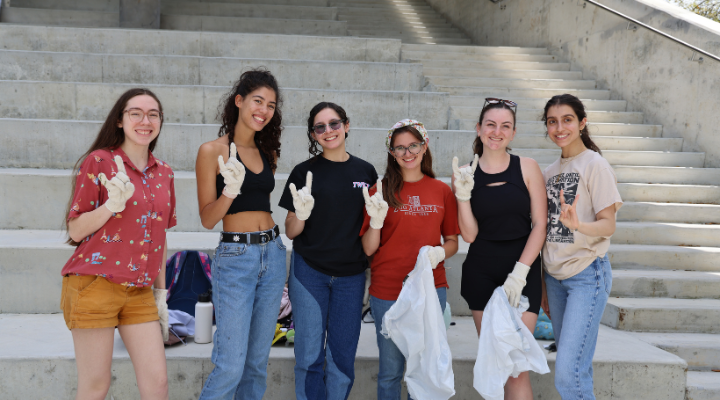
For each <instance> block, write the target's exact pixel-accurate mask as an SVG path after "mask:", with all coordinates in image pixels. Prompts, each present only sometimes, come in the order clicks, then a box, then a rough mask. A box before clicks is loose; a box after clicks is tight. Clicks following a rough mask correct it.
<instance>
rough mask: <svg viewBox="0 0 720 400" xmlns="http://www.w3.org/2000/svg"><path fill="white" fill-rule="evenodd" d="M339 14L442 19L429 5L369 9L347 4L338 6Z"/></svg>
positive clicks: (379, 5) (394, 5)
mask: <svg viewBox="0 0 720 400" xmlns="http://www.w3.org/2000/svg"><path fill="white" fill-rule="evenodd" d="M336 7H337V9H338V13H340V14H342V15H345V16H348V17H359V16H363V17H367V16H372V15H378V14H382V15H393V16H398V17H400V16H423V17H431V18H434V19H439V18H441V17H440V16H439V15H438V14H437V13H436V12H435V10H433V9H432V8H431V7H430V6H428V5H424V6H422V5H419V4H418V5H399V4H397V3H395V4H392V3H388V4H387V5H382V4H377V5H376V6H375V7H369V6H365V5H362V4H352V3H350V4H346V5H344V6H342V7H340V6H336Z"/></svg>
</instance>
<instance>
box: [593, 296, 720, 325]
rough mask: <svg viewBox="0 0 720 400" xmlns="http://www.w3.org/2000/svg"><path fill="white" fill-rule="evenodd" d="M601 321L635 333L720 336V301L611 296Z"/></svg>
mask: <svg viewBox="0 0 720 400" xmlns="http://www.w3.org/2000/svg"><path fill="white" fill-rule="evenodd" d="M601 322H602V323H603V324H604V325H607V326H609V327H611V328H614V329H619V330H624V331H634V332H672V333H675V332H678V333H720V300H716V299H668V298H644V299H635V298H615V297H611V298H610V299H609V300H608V303H607V306H606V307H605V313H604V314H603V317H602V321H601Z"/></svg>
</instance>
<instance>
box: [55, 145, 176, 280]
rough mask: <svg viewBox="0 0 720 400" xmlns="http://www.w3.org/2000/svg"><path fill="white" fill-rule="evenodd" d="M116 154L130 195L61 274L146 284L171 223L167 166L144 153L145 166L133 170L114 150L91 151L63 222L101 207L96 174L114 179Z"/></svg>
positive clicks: (101, 189)
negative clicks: (95, 276) (132, 191)
mask: <svg viewBox="0 0 720 400" xmlns="http://www.w3.org/2000/svg"><path fill="white" fill-rule="evenodd" d="M116 155H119V156H120V157H122V159H123V161H124V162H125V170H126V172H127V175H128V177H129V178H130V181H131V182H132V183H133V185H135V192H134V193H133V196H132V197H131V198H130V199H129V200H128V201H127V203H125V210H123V211H122V212H119V213H115V214H113V216H112V217H110V219H109V220H108V221H107V222H106V223H105V225H103V227H102V228H100V229H99V230H98V231H97V232H95V233H94V234H92V235H90V236H88V237H86V238H85V239H84V240H83V241H82V243H80V245H79V246H78V247H77V248H76V249H75V253H73V255H72V258H70V260H68V262H67V263H66V264H65V266H64V267H63V269H62V275H66V274H75V275H97V276H102V277H104V278H106V279H107V280H109V281H111V282H114V283H117V284H120V285H123V286H139V287H142V286H150V285H152V283H153V281H154V280H155V277H157V275H158V273H159V272H160V268H161V266H162V264H163V263H165V260H163V259H162V256H163V246H164V245H165V236H166V232H167V230H168V229H169V228H172V227H173V226H175V225H177V217H176V216H175V179H174V174H173V171H172V169H171V168H170V166H169V165H167V164H165V163H164V162H162V161H160V160H158V159H156V158H155V157H154V156H153V155H152V153H150V156H149V158H148V165H147V167H145V170H143V171H139V170H138V169H137V168H135V166H134V165H133V163H132V162H131V161H130V159H129V158H128V156H127V155H126V154H125V152H124V151H122V150H121V149H120V148H117V149H115V150H105V149H103V150H97V151H93V152H92V153H90V155H88V157H87V158H86V159H85V161H83V163H82V165H81V166H80V169H79V171H78V174H77V183H76V186H75V193H74V194H73V199H72V208H71V209H70V215H69V217H68V218H76V217H78V216H80V215H81V214H83V213H86V212H88V211H92V210H94V209H96V208H98V207H100V206H102V205H103V204H105V201H107V199H108V192H107V189H105V187H104V186H103V185H102V184H101V183H100V182H99V180H98V174H100V173H101V172H102V173H104V174H105V176H107V178H108V179H112V177H113V176H115V173H116V171H115V169H116V165H115V161H114V157H115V156H116Z"/></svg>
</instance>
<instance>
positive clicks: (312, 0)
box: [161, 0, 328, 7]
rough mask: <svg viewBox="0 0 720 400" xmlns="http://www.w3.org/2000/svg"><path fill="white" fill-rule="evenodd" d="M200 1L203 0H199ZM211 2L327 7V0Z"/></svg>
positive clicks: (221, 0) (231, 0)
mask: <svg viewBox="0 0 720 400" xmlns="http://www.w3.org/2000/svg"><path fill="white" fill-rule="evenodd" d="M174 1H175V0H161V3H163V4H164V3H172V2H174ZM200 1H201V2H202V1H204V0H200ZM212 2H213V3H233V4H275V5H290V6H292V5H295V6H308V7H327V6H328V0H212Z"/></svg>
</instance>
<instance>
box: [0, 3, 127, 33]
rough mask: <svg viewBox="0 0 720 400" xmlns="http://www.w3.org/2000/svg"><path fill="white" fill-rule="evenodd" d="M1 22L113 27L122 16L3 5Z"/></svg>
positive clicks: (101, 12) (113, 13) (108, 13)
mask: <svg viewBox="0 0 720 400" xmlns="http://www.w3.org/2000/svg"><path fill="white" fill-rule="evenodd" d="M0 22H2V23H6V24H19V25H44V26H48V25H52V26H72V27H88V28H90V27H92V28H112V27H118V26H120V16H119V13H118V12H103V11H85V10H58V9H39V8H20V7H3V9H2V14H0Z"/></svg>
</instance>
